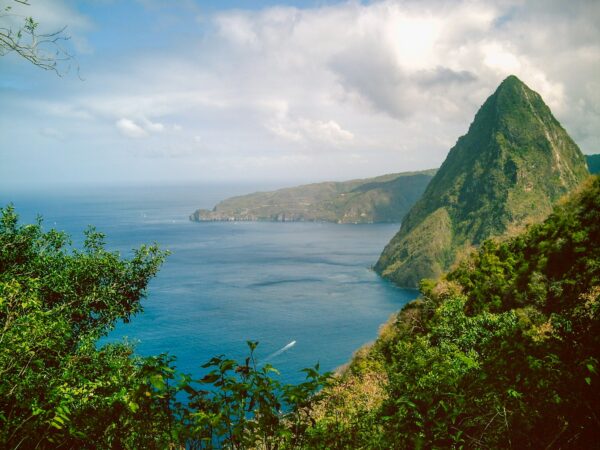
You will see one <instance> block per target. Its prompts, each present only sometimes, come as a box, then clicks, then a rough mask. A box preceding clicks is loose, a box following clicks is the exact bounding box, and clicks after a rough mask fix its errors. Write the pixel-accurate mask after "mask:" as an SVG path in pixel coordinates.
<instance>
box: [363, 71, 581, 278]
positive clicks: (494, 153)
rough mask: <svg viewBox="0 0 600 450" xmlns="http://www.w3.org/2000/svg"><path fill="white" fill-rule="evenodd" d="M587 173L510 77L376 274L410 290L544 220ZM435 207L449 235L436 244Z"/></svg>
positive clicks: (535, 100)
mask: <svg viewBox="0 0 600 450" xmlns="http://www.w3.org/2000/svg"><path fill="white" fill-rule="evenodd" d="M588 175H589V173H588V171H587V168H586V164H585V159H584V157H583V155H582V154H581V151H580V150H579V148H578V147H577V145H576V144H575V143H574V142H573V140H572V139H571V138H570V137H569V135H568V134H567V132H566V131H565V130H564V129H563V128H562V127H561V126H560V124H559V123H558V121H557V120H556V119H555V118H554V116H553V115H552V113H551V112H550V109H549V108H548V107H547V106H546V105H545V104H544V102H543V100H542V98H541V97H540V96H539V94H537V93H536V92H534V91H532V90H530V89H529V88H528V87H527V86H525V85H524V84H523V83H522V82H521V81H519V80H518V79H517V78H516V77H514V76H510V77H508V78H507V79H506V80H504V81H503V82H502V83H501V84H500V86H499V87H498V89H497V90H496V92H495V93H494V94H493V95H491V96H490V97H489V98H488V99H487V100H486V101H485V103H484V104H483V105H482V107H481V108H480V110H479V111H478V112H477V114H476V116H475V119H474V121H473V123H472V124H471V126H470V127H469V131H468V133H467V134H466V135H465V136H462V137H461V138H459V139H458V142H457V143H456V145H455V146H454V147H453V148H452V149H451V150H450V152H449V153H448V157H447V158H446V160H445V161H444V163H443V164H442V167H440V169H439V171H438V172H437V173H436V175H435V176H434V178H433V179H432V180H431V183H430V184H429V185H428V186H427V189H426V190H425V192H424V194H423V196H422V197H421V199H420V200H419V201H418V202H417V203H416V204H415V205H414V206H413V207H412V208H411V210H410V211H409V213H408V214H407V215H406V218H405V219H404V220H403V222H402V227H401V229H400V231H399V232H398V233H397V234H396V236H394V238H393V239H392V240H391V241H390V242H389V244H388V245H387V246H386V248H385V249H384V251H383V253H382V255H381V257H380V259H379V261H378V262H377V264H376V266H375V270H377V272H379V273H380V274H382V275H383V276H384V277H385V278H389V279H391V280H392V281H394V282H396V283H397V284H399V285H401V286H409V287H416V286H417V285H418V282H419V280H420V279H421V278H436V277H438V276H440V275H441V274H442V273H443V272H444V271H446V270H448V269H449V268H450V267H451V266H452V264H453V262H454V261H455V259H456V257H457V256H461V254H462V253H465V252H466V251H468V249H469V248H470V247H471V246H473V245H474V246H478V245H480V244H481V243H482V242H483V241H484V240H485V239H487V238H488V237H491V236H499V235H502V234H504V233H506V232H509V233H512V232H513V231H514V230H515V229H520V228H522V227H523V226H524V225H527V224H529V223H533V222H537V221H540V220H542V219H544V218H545V217H546V216H547V215H548V214H550V212H551V211H552V205H553V204H554V203H555V202H556V201H557V200H558V199H559V198H560V197H561V196H562V195H564V194H565V193H567V192H569V191H571V190H572V189H574V188H575V187H577V186H578V185H579V184H580V183H581V182H582V181H583V180H584V179H585V178H586V177H587V176H588ZM441 209H443V210H445V211H446V213H447V215H448V217H449V220H448V221H447V222H448V223H447V224H446V225H445V226H444V230H443V235H444V236H445V235H447V234H449V235H450V238H449V239H446V240H445V243H444V245H443V246H442V247H440V239H439V235H438V234H437V232H438V228H439V227H431V221H432V220H434V219H435V217H437V216H439V211H440V210H441ZM435 220H437V221H438V222H439V219H435Z"/></svg>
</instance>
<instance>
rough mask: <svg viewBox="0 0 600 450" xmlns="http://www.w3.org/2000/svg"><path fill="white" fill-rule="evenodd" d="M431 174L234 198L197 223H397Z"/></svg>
mask: <svg viewBox="0 0 600 450" xmlns="http://www.w3.org/2000/svg"><path fill="white" fill-rule="evenodd" d="M434 173H435V170H424V171H421V172H405V173H399V174H389V175H382V176H380V177H376V178H367V179H363V180H351V181H344V182H338V183H335V182H326V183H315V184H308V185H304V186H297V187H293V188H287V189H279V190H277V191H273V192H257V193H254V194H248V195H243V196H240V197H232V198H229V199H227V200H224V201H222V202H220V203H219V204H218V205H217V206H215V208H214V209H213V210H212V211H209V210H205V209H199V210H197V211H196V212H194V213H193V214H192V215H191V216H190V219H191V220H195V221H223V220H224V221H227V220H251V221H280V222H283V221H285V222H290V221H301V222H311V221H323V222H336V223H372V222H400V221H401V220H402V218H403V217H404V215H405V214H406V212H407V211H408V210H409V208H410V207H411V206H412V205H414V204H415V202H416V201H417V200H418V199H419V197H420V196H421V194H422V193H423V191H424V190H425V187H426V186H427V184H428V183H429V181H430V180H431V178H432V177H433V174H434Z"/></svg>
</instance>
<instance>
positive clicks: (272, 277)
mask: <svg viewBox="0 0 600 450" xmlns="http://www.w3.org/2000/svg"><path fill="white" fill-rule="evenodd" d="M248 189H249V188H248V187H242V186H200V185H198V186H150V187H148V186H145V187H141V186H137V187H112V188H108V187H104V188H98V187H97V188H92V187H87V188H84V187H81V188H77V189H73V188H70V189H59V188H54V189H44V190H42V189H39V190H35V189H30V190H28V191H18V192H2V193H0V202H1V204H2V205H6V204H7V203H8V202H12V203H13V204H14V206H15V208H16V210H17V212H18V213H19V214H20V216H21V219H22V222H24V223H27V222H31V221H33V220H35V218H36V216H37V215H38V214H40V215H42V216H43V218H44V227H45V228H46V229H49V228H56V229H59V230H64V231H66V232H67V233H69V234H70V235H71V236H72V238H73V241H74V245H76V246H79V245H81V242H82V240H83V230H84V229H85V228H86V227H87V226H88V225H94V226H95V227H96V228H97V229H98V230H99V231H101V232H103V233H105V234H106V242H107V247H108V248H109V249H110V250H117V251H119V252H121V253H122V254H123V255H124V256H128V255H130V254H131V249H132V248H135V247H137V246H139V245H141V244H143V243H153V242H156V243H158V244H159V245H160V247H161V248H163V249H167V250H169V251H170V252H171V255H170V256H169V257H168V259H167V260H166V262H165V264H164V265H163V267H162V268H161V270H160V272H159V274H158V275H157V276H156V278H155V279H153V280H152V282H151V283H150V286H149V290H148V296H147V298H146V299H144V300H143V305H144V312H143V313H141V314H139V315H137V316H136V317H134V318H133V320H132V321H131V322H130V323H129V324H118V326H117V327H116V329H115V330H114V331H113V332H112V333H111V334H110V335H109V336H108V338H106V339H105V341H106V340H117V339H123V338H126V339H128V340H130V341H133V342H135V343H136V351H137V353H139V354H142V355H152V354H158V353H163V352H168V353H169V354H171V355H174V356H176V358H177V361H176V366H177V369H178V370H180V371H182V372H185V373H191V374H192V375H195V376H199V374H201V373H202V371H201V369H200V365H201V364H203V363H204V362H206V361H207V360H208V359H210V358H211V357H212V356H215V355H221V354H224V355H226V356H227V357H231V358H234V359H239V360H241V359H242V358H244V357H245V356H246V355H247V346H246V341H247V340H254V341H259V346H258V349H257V356H258V359H259V361H263V362H266V361H268V362H269V363H271V364H272V365H273V366H275V367H276V368H277V369H278V370H279V371H280V372H281V375H280V377H281V379H282V381H284V382H294V383H297V382H300V381H302V380H303V379H304V374H303V373H301V372H299V371H300V369H302V368H304V367H312V366H314V365H315V364H316V363H319V364H320V367H321V369H322V370H334V369H335V368H337V367H339V366H340V365H342V364H345V363H346V362H348V361H349V359H350V358H351V356H352V354H353V352H355V351H356V350H357V349H358V348H360V347H361V346H362V345H364V344H366V343H368V342H370V341H373V340H374V339H375V338H376V337H377V332H378V329H379V327H380V325H381V324H383V323H384V322H386V321H387V320H388V318H389V317H390V315H391V314H392V313H393V312H395V311H398V310H399V309H400V308H401V307H402V306H403V305H404V304H406V303H407V302H408V301H410V300H412V299H414V298H415V297H416V295H417V293H416V291H414V290H406V289H399V288H397V287H395V286H393V285H391V284H390V283H389V282H387V281H384V280H382V279H381V278H380V277H378V276H377V274H375V273H374V272H373V271H372V270H371V269H370V267H371V265H373V264H374V263H375V262H376V260H377V257H378V256H379V254H380V252H381V250H382V249H383V247H384V246H385V244H386V243H387V242H388V241H389V240H390V238H391V237H392V236H393V235H394V234H395V232H396V231H397V230H398V228H399V225H398V224H367V225H337V224H328V223H253V222H213V223H195V222H191V221H189V220H188V215H189V214H190V213H192V212H193V211H194V210H195V209H197V208H200V207H202V208H212V206H214V204H215V203H216V202H217V201H218V200H221V199H223V198H225V197H228V196H230V195H234V194H240V193H244V192H249V191H248Z"/></svg>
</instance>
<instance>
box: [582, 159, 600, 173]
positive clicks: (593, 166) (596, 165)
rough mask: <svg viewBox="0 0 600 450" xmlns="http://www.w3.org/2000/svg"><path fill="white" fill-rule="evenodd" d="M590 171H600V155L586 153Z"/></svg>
mask: <svg viewBox="0 0 600 450" xmlns="http://www.w3.org/2000/svg"><path fill="white" fill-rule="evenodd" d="M585 159H586V160H587V164H588V169H589V170H590V173H594V174H596V173H600V155H585Z"/></svg>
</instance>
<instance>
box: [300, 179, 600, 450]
mask: <svg viewBox="0 0 600 450" xmlns="http://www.w3.org/2000/svg"><path fill="white" fill-rule="evenodd" d="M599 244H600V178H598V177H593V178H591V179H590V180H589V181H588V182H587V183H586V184H585V186H584V187H583V188H582V189H580V190H579V191H578V192H576V193H575V194H574V195H572V196H571V197H570V198H569V199H568V200H565V201H562V202H560V203H559V205H558V206H557V207H556V209H555V210H554V213H553V214H551V215H550V216H549V218H548V219H547V220H546V221H545V222H543V223H541V224H537V225H532V226H530V227H529V228H528V229H527V231H525V232H524V233H522V234H519V235H516V236H514V237H512V238H508V239H507V238H504V239H496V240H486V241H484V242H483V243H482V245H481V246H480V248H479V250H478V251H477V252H475V253H473V254H472V255H471V256H470V257H468V258H467V259H465V260H463V262H462V263H461V264H460V265H459V266H458V267H457V268H456V269H455V270H453V271H452V272H450V273H448V274H447V275H446V276H445V277H443V279H442V280H441V281H438V282H433V281H432V280H424V281H423V282H422V283H421V292H422V295H421V297H420V298H419V299H418V300H416V301H414V302H412V303H410V304H408V305H407V306H406V307H405V308H404V309H403V310H402V311H401V312H400V313H399V314H398V315H397V317H395V318H394V319H393V320H392V321H391V322H390V323H389V324H387V325H386V326H385V327H384V328H383V329H382V332H381V335H380V337H379V339H378V340H377V341H376V342H375V344H374V345H373V346H372V347H371V348H369V349H364V350H362V351H361V352H359V353H358V354H357V356H356V357H355V358H354V360H353V361H352V363H351V365H350V368H349V369H348V371H347V372H346V374H345V375H344V376H343V377H342V379H341V380H340V382H339V384H338V385H337V387H333V388H328V389H327V396H326V398H325V400H323V403H322V406H323V408H322V410H321V416H320V417H319V419H318V420H317V426H316V427H315V429H314V430H312V431H313V432H314V439H315V441H314V442H315V447H318V446H321V445H322V444H323V440H325V441H326V442H327V446H330V447H331V448H381V449H383V448H515V449H517V448H518V449H522V448H571V449H582V448H597V446H598V442H600V416H599V414H598V412H599V411H600V389H598V386H599V384H600V377H599V376H598V370H599V361H600V245H599Z"/></svg>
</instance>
